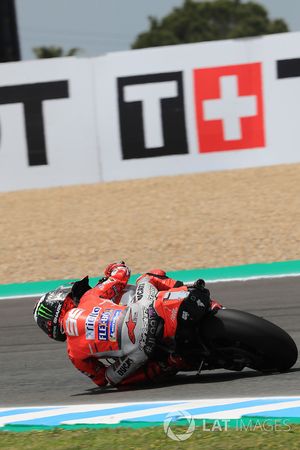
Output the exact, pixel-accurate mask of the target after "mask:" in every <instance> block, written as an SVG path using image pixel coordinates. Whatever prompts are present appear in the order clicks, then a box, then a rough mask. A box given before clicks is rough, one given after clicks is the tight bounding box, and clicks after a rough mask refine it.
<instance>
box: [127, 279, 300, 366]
mask: <svg viewBox="0 0 300 450" xmlns="http://www.w3.org/2000/svg"><path fill="white" fill-rule="evenodd" d="M134 293H135V286H131V285H129V286H128V288H127V291H126V293H125V294H124V296H123V298H122V303H123V304H126V303H128V302H130V299H131V298H132V296H133V295H134ZM180 303H181V301H180V299H173V300H172V299H170V298H162V297H161V298H159V297H158V298H157V299H156V300H155V301H154V308H155V310H156V312H157V314H158V315H159V316H160V317H161V319H162V323H163V330H162V333H161V335H160V337H159V340H158V342H157V345H156V350H155V353H154V355H153V358H154V359H157V360H160V359H162V360H163V359H164V358H165V357H166V356H167V355H168V354H169V353H171V352H173V351H175V352H176V353H177V354H178V355H180V356H181V357H182V358H183V359H184V360H185V361H186V362H187V364H188V366H189V367H190V370H191V371H194V370H197V371H198V373H200V372H201V371H202V370H214V369H228V370H236V371H241V370H243V369H244V368H246V367H248V368H250V369H254V370H256V371H260V372H264V373H271V372H284V371H287V370H288V369H290V368H291V367H292V366H293V365H294V364H295V363H296V361H297V358H298V350H297V346H296V344H295V342H294V341H293V339H292V338H291V336H290V335H289V334H288V333H287V332H286V331H284V330H283V329H281V328H280V327H279V326H277V325H275V324H273V323H271V322H269V321H268V320H266V319H263V318H262V317H258V316H256V315H254V314H250V313H248V312H244V311H240V310H236V309H230V308H225V307H222V306H221V305H220V308H215V309H213V310H212V311H210V312H208V313H207V314H206V315H205V316H204V318H203V319H202V320H201V322H200V324H199V325H194V326H193V327H189V328H187V327H186V326H185V325H183V324H182V323H179V322H177V312H178V309H179V307H180Z"/></svg>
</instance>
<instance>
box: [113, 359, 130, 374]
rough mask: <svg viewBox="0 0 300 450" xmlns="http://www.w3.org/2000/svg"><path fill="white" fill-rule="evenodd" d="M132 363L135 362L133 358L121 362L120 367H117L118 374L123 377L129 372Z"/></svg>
mask: <svg viewBox="0 0 300 450" xmlns="http://www.w3.org/2000/svg"><path fill="white" fill-rule="evenodd" d="M132 363H133V360H132V359H130V358H127V359H125V361H124V362H123V363H122V364H121V366H120V367H119V369H117V374H119V375H120V377H123V376H124V375H125V374H126V372H128V369H129V368H130V366H131V365H132Z"/></svg>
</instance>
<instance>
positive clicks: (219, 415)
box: [194, 400, 300, 419]
mask: <svg viewBox="0 0 300 450" xmlns="http://www.w3.org/2000/svg"><path fill="white" fill-rule="evenodd" d="M299 406H300V400H298V401H297V400H296V401H290V402H283V403H271V404H267V405H259V406H247V407H245V408H240V409H232V410H230V409H229V410H227V411H220V412H215V413H208V414H199V415H197V414H195V416H194V419H196V418H199V419H240V418H241V416H243V415H245V414H255V415H259V412H263V411H274V412H275V411H279V410H281V409H286V408H296V407H299Z"/></svg>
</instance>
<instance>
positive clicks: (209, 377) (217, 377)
mask: <svg viewBox="0 0 300 450" xmlns="http://www.w3.org/2000/svg"><path fill="white" fill-rule="evenodd" d="M292 372H300V368H295V369H290V370H289V371H287V372H284V373H279V372H276V373H269V374H268V373H261V372H256V371H254V370H247V371H244V372H222V373H211V374H201V375H198V374H194V375H189V374H184V373H181V374H179V375H176V376H175V377H174V378H173V379H172V380H169V381H166V382H160V383H152V384H150V383H143V384H140V385H138V386H120V387H118V388H116V387H103V388H101V387H95V388H91V389H87V390H86V391H85V392H81V393H78V394H74V395H72V397H82V396H89V395H104V394H110V395H111V394H114V393H120V392H128V391H150V390H151V389H159V388H165V387H174V386H181V385H185V384H186V385H189V384H201V385H203V384H211V383H228V382H230V381H235V380H238V379H245V380H246V379H248V378H260V377H274V376H282V375H284V374H287V373H292Z"/></svg>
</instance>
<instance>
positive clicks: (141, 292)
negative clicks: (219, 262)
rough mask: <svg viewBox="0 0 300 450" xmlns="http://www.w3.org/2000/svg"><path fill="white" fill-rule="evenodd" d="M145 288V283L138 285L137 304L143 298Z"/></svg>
mask: <svg viewBox="0 0 300 450" xmlns="http://www.w3.org/2000/svg"><path fill="white" fill-rule="evenodd" d="M144 288H145V284H144V283H141V284H139V285H138V287H137V289H136V293H135V296H136V300H135V302H139V301H140V300H141V299H142V298H143V295H144ZM135 302H134V303H135Z"/></svg>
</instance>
